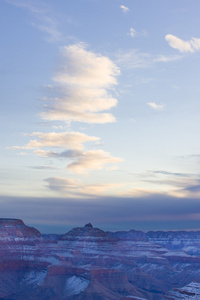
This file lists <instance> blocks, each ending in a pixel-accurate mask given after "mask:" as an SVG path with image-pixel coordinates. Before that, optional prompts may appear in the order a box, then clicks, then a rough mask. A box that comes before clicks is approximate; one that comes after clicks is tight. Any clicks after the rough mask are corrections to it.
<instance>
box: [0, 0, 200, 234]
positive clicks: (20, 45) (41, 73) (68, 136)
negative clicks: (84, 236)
mask: <svg viewBox="0 0 200 300" xmlns="http://www.w3.org/2000/svg"><path fill="white" fill-rule="evenodd" d="M199 9H200V3H199V1H198V0H194V1H192V2H191V1H189V0H187V1H186V0H185V1H183V0H177V1H171V0H170V1H159V0H153V1H144V0H143V1H141V0H140V1H139V0H138V1H132V0H131V1H128V0H126V1H118V0H115V1H114V0H109V1H108V0H106V1H104V0H103V1H102V0H101V1H100V0H85V1H82V0H76V1H64V0H58V1H56V2H55V1H31V0H30V1H29V0H26V1H25V0H1V2H0V15H1V16H0V17H1V18H0V19H1V27H0V31H1V32H0V36H1V47H0V57H1V69H0V74H1V89H0V90H1V92H0V97H1V111H0V114H1V133H2V139H1V141H2V142H1V147H0V151H1V170H0V178H1V180H0V188H1V194H0V200H1V202H0V205H1V215H2V217H19V218H22V219H23V220H24V221H25V222H26V223H27V224H31V225H34V226H37V228H39V229H41V230H42V231H46V232H48V231H51V232H53V231H55V232H58V231H59V232H60V231H62V232H65V229H66V228H70V227H72V226H77V225H84V223H87V222H89V221H92V222H93V223H94V225H95V226H99V227H103V228H104V229H107V228H109V229H112V230H120V229H130V228H137V229H141V230H148V229H154V230H156V229H157V230H159V229H165V230H167V229H174V230H176V229H199V223H198V220H199V216H200V207H199V195H200V172H199V161H200V143H199V129H200V118H199V111H200V101H199V95H200V88H199V77H198V73H199V69H200V60H199V55H200V32H199V28H200V20H199V14H198V12H199ZM166 205H167V208H166ZM138 207H139V208H138ZM137 208H138V209H137ZM142 208H143V209H142ZM178 208H179V209H178ZM86 211H87V213H86ZM135 212H137V213H135Z"/></svg>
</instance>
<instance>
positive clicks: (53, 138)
mask: <svg viewBox="0 0 200 300" xmlns="http://www.w3.org/2000/svg"><path fill="white" fill-rule="evenodd" d="M28 136H34V137H38V139H37V140H36V139H35V140H31V141H30V142H29V143H28V144H27V145H25V146H14V147H12V148H13V149H34V148H43V147H56V148H71V149H82V148H83V143H86V142H92V141H99V138H98V137H95V136H88V135H86V134H84V133H80V132H74V131H69V132H62V133H56V132H50V133H42V132H33V133H31V134H29V135H28Z"/></svg>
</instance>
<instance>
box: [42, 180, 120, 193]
mask: <svg viewBox="0 0 200 300" xmlns="http://www.w3.org/2000/svg"><path fill="white" fill-rule="evenodd" d="M45 181H46V182H47V183H48V185H47V188H49V189H50V190H53V191H56V192H61V193H63V194H65V195H69V194H71V195H74V196H91V197H96V195H102V194H104V193H109V191H110V190H112V192H113V190H115V192H116V189H117V188H118V187H120V186H121V184H112V183H98V184H89V185H87V184H86V185H85V184H83V183H82V182H81V181H78V180H74V179H68V178H61V177H50V178H47V179H45Z"/></svg>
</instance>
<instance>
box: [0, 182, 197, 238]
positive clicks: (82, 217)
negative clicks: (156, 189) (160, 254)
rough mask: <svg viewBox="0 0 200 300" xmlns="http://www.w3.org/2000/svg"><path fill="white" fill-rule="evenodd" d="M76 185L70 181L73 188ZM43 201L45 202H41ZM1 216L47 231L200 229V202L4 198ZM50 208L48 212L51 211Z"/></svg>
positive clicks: (0, 198) (157, 197)
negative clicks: (76, 228) (82, 228)
mask: <svg viewBox="0 0 200 300" xmlns="http://www.w3.org/2000/svg"><path fill="white" fill-rule="evenodd" d="M71 184H73V183H70V182H69V185H71ZM41 200H42V201H41ZM0 202H1V216H2V217H7V218H8V217H11V218H12V217H13V216H14V217H15V218H20V219H23V220H24V222H25V223H27V225H33V224H37V226H38V228H40V225H43V226H44V228H45V230H44V232H45V231H46V232H47V231H48V232H52V228H53V227H54V226H58V225H60V226H62V228H61V229H60V231H59V232H63V233H64V232H66V231H67V230H66V226H70V227H73V226H74V225H75V226H77V225H79V226H84V225H85V224H86V223H88V222H91V223H92V224H93V225H94V226H95V227H97V226H98V227H100V228H103V229H105V230H106V229H109V228H111V229H112V230H122V229H126V230H129V229H134V228H139V229H141V230H151V229H153V230H162V229H168V230H169V229H172V230H173V229H176V230H177V229H192V228H199V227H198V226H199V217H200V202H199V199H193V198H184V199H181V201H180V199H179V198H176V197H170V196H166V195H160V194H157V195H150V196H146V197H134V198H133V197H132V198H131V197H108V196H106V197H97V198H95V199H90V198H88V197H87V198H84V199H83V198H79V199H74V198H70V197H68V198H67V199H66V198H65V199H63V198H59V197H56V198H42V199H40V198H31V197H29V198H22V197H20V198H18V197H3V196H0ZM47 207H48V209H47Z"/></svg>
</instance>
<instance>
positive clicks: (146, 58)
mask: <svg viewBox="0 0 200 300" xmlns="http://www.w3.org/2000/svg"><path fill="white" fill-rule="evenodd" d="M181 58H182V56H181V55H171V56H167V55H152V54H150V53H146V52H139V51H138V50H137V49H131V50H129V51H121V50H120V51H119V52H118V53H117V55H116V63H117V64H118V65H119V66H120V67H122V68H126V69H136V68H149V67H151V66H152V65H154V64H157V63H167V62H172V61H176V60H179V59H181Z"/></svg>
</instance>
